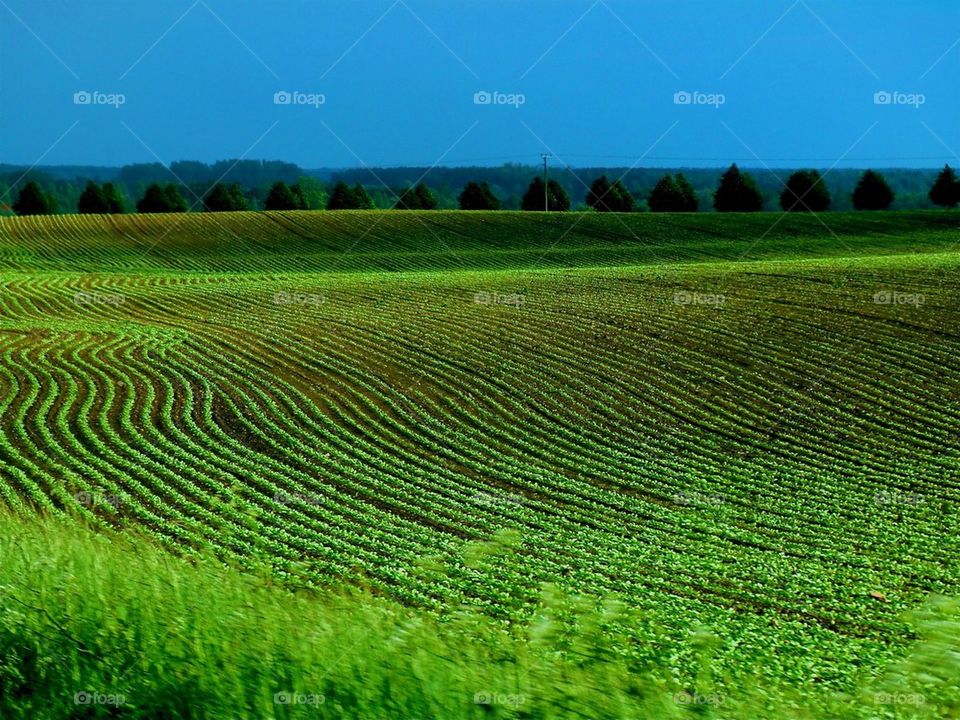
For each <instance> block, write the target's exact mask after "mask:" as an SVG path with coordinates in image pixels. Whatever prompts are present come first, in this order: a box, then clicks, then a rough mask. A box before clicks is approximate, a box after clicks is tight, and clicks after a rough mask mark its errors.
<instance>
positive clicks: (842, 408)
mask: <svg viewBox="0 0 960 720" xmlns="http://www.w3.org/2000/svg"><path fill="white" fill-rule="evenodd" d="M777 217H778V216H740V217H721V216H690V217H683V216H673V217H670V216H665V217H657V216H629V217H598V216H591V215H586V216H583V217H582V218H575V217H572V216H568V217H565V218H560V217H552V216H551V217H543V216H531V215H522V214H507V213H496V214H477V215H467V214H456V213H430V214H424V215H421V216H417V215H414V214H403V213H384V214H368V213H338V214H323V213H320V214H299V213H293V214H290V215H289V216H288V215H282V216H281V215H266V214H253V213H250V214H236V215H233V214H231V215H226V216H219V217H216V218H212V217H209V216H185V217H178V218H162V217H128V218H113V219H104V218H89V217H88V218H77V217H58V218H52V219H47V218H39V219H32V218H24V219H13V220H5V221H2V222H0V259H2V261H3V263H4V266H5V267H6V268H7V269H6V271H5V272H3V274H2V276H0V277H2V280H3V283H4V288H5V293H4V296H3V301H4V305H3V308H4V312H3V317H2V318H0V351H2V352H3V353H4V358H5V368H6V369H5V370H3V371H2V376H0V390H2V397H0V408H2V411H3V427H4V431H3V435H2V436H0V440H2V441H3V443H4V452H6V453H7V454H8V456H9V458H10V463H9V465H8V466H5V467H4V468H3V469H0V477H2V478H3V480H4V483H2V484H0V488H2V490H3V492H4V496H5V498H6V501H7V503H8V504H10V505H13V506H20V505H21V504H22V502H23V499H24V498H28V499H29V500H28V503H29V505H28V506H27V507H24V508H23V509H24V511H25V512H33V509H34V508H37V507H39V508H44V509H45V511H46V512H48V513H52V514H65V515H66V516H68V517H69V516H76V515H79V516H83V517H85V518H86V521H87V522H90V523H93V524H95V525H99V526H101V527H106V526H113V525H120V526H121V527H128V528H134V527H139V528H144V529H146V530H148V531H149V532H151V533H152V534H153V536H154V537H155V538H156V539H157V540H159V541H160V542H162V543H163V544H165V545H168V546H170V547H174V548H177V549H179V550H181V551H189V550H190V549H191V548H199V547H203V548H209V550H210V551H212V552H214V553H216V554H218V555H219V556H221V557H232V556H235V555H240V556H243V557H246V558H248V559H249V558H250V557H251V556H254V557H258V558H259V559H260V560H259V561H260V562H262V563H264V564H266V565H267V566H269V567H270V568H271V572H272V573H273V574H275V575H277V576H281V577H287V578H296V580H295V581H296V582H298V583H299V582H304V581H306V582H309V583H318V582H319V583H323V582H329V581H339V580H344V579H346V580H349V581H350V582H353V583H358V584H368V585H370V586H371V587H372V588H373V589H374V590H375V591H376V592H378V593H381V594H384V593H385V594H390V595H393V596H395V597H398V598H400V599H401V600H403V601H404V602H405V603H408V604H412V605H425V606H429V607H434V608H441V607H444V606H446V607H450V606H457V605H458V604H460V603H465V604H467V605H470V606H474V607H479V608H481V609H483V610H484V611H485V612H486V613H488V614H491V615H494V616H499V617H502V618H504V617H509V618H528V617H529V616H530V614H531V613H532V612H534V610H533V608H535V607H536V605H537V603H538V602H539V600H538V598H539V597H540V593H539V589H538V586H539V583H541V582H550V583H554V584H556V585H557V586H559V587H560V588H562V589H563V590H565V591H566V592H586V593H589V594H591V595H594V596H602V595H604V594H606V593H609V592H617V593H619V594H620V595H621V596H623V597H624V598H625V599H626V600H627V601H628V602H629V603H630V604H631V605H633V606H634V607H635V608H636V609H637V616H636V617H632V618H631V621H630V623H629V624H628V625H626V626H624V625H622V624H621V625H619V626H617V628H616V632H615V634H614V637H615V638H616V639H615V640H611V641H610V643H611V646H614V647H617V648H619V649H620V650H621V651H625V652H626V655H627V657H628V658H629V662H630V663H631V665H630V669H631V671H633V672H637V671H643V672H645V671H651V672H657V671H658V670H659V671H660V678H661V680H660V685H656V687H658V688H659V690H658V692H662V689H663V687H693V683H694V681H695V676H696V673H697V670H696V668H697V667H698V666H699V665H698V663H697V661H696V657H697V651H696V649H695V648H693V647H692V646H690V644H689V643H688V642H687V640H686V638H687V637H688V636H689V634H690V632H691V631H692V630H693V629H695V628H696V627H699V626H703V625H705V626H708V627H711V628H713V629H715V630H716V631H717V632H718V633H720V638H721V640H720V642H719V644H718V646H717V648H716V650H715V655H714V660H713V661H712V667H713V668H715V669H716V670H719V669H721V668H722V669H723V674H724V676H725V677H724V679H723V680H722V683H723V687H724V688H725V692H728V693H730V692H731V688H735V687H741V686H743V685H745V684H747V683H751V682H752V683H756V682H760V683H762V684H763V685H764V686H765V687H766V688H767V689H768V691H769V692H770V693H771V694H773V695H775V696H776V697H777V698H780V699H781V700H782V698H783V697H785V693H788V692H789V690H788V688H789V687H790V686H791V685H795V684H800V685H802V686H803V687H804V688H805V689H804V690H803V692H802V694H807V695H813V696H818V697H819V700H820V701H821V702H823V701H824V697H825V695H824V693H825V691H826V690H827V689H832V690H846V691H848V692H852V689H853V688H854V687H855V686H856V685H857V684H865V683H867V682H869V680H870V678H871V676H874V675H876V674H877V673H878V672H879V671H880V668H882V667H884V666H886V665H887V664H888V663H889V662H890V661H892V660H894V659H895V658H897V657H899V656H901V655H902V653H903V652H904V651H905V648H906V647H907V645H908V644H909V642H910V641H911V639H912V637H913V636H912V634H911V630H910V626H908V625H905V624H904V623H903V622H902V620H901V618H902V614H903V613H904V612H905V611H907V610H909V609H912V608H916V607H919V606H920V605H922V604H923V603H924V601H925V599H926V597H927V595H928V594H929V593H930V592H945V593H954V594H955V593H956V591H957V582H958V577H960V569H958V567H957V557H958V553H957V549H958V548H957V537H958V532H957V530H958V529H960V519H958V512H957V507H958V506H957V502H956V500H957V497H956V492H957V485H956V481H955V480H956V472H957V467H958V456H957V449H956V447H955V439H956V436H957V433H958V431H960V407H958V398H960V367H958V363H957V357H958V356H960V347H958V344H960V339H958V336H957V335H956V327H957V322H958V320H960V318H958V317H957V313H958V310H957V308H956V304H955V302H954V301H953V298H954V297H955V296H956V293H957V291H958V290H960V285H958V283H957V281H956V280H955V278H956V276H957V274H956V271H957V268H958V265H960V257H958V255H956V254H955V253H953V252H951V249H952V247H953V245H954V243H955V242H956V241H957V234H956V231H955V228H956V225H957V221H956V215H951V214H944V213H911V214H886V213H884V214H876V215H869V216H867V215H856V216H854V215H830V216H824V222H827V223H828V224H829V225H830V227H831V229H832V230H833V232H834V233H836V235H837V236H836V237H834V236H833V235H831V234H830V233H829V232H828V231H827V230H825V229H824V228H823V226H822V225H821V224H820V223H819V222H818V221H817V220H816V219H814V218H809V217H788V218H785V219H782V220H781V222H780V223H779V224H778V225H776V226H775V227H774V228H773V230H770V228H771V225H773V223H774V222H775V221H776V220H777ZM577 220H579V222H578V224H576V226H575V227H574V228H573V229H572V230H570V228H571V224H572V223H573V222H576V221H577ZM188 248H189V252H188V251H187V249H188ZM531 248H534V249H531ZM344 250H349V252H347V254H346V255H344ZM908 253H909V254H908ZM743 258H747V259H750V258H753V259H754V260H753V261H752V262H742V263H739V264H732V263H730V262H728V261H730V260H739V259H743ZM824 258H826V259H824ZM691 261H692V263H693V264H689V263H690V262H691ZM626 264H634V265H638V266H634V267H628V268H613V267H607V268H604V267H603V266H610V265H626ZM534 267H536V268H552V269H551V270H549V271H546V272H543V271H538V272H532V271H530V268H534ZM171 269H175V270H178V272H168V271H169V270H171ZM452 269H457V271H456V272H453V271H452ZM379 270H394V271H396V270H411V271H417V273H416V274H394V275H390V276H385V275H380V274H377V275H373V274H371V272H375V271H379ZM185 271H190V272H185ZM345 273H350V274H345ZM78 291H83V292H87V293H100V294H101V295H102V296H104V297H110V296H114V295H116V296H121V297H122V299H123V302H122V303H120V304H111V303H106V304H84V303H80V304H78V303H77V302H75V294H76V292H78ZM888 291H897V292H903V293H912V294H919V295H922V297H923V304H922V305H920V306H901V305H878V304H876V303H874V302H873V295H874V294H875V293H877V292H888ZM278 292H282V293H288V296H287V297H297V296H298V295H297V294H298V293H299V294H300V295H299V296H300V297H302V298H303V299H309V298H314V299H315V300H316V301H315V302H309V301H308V302H306V303H293V304H289V303H287V304H284V303H281V304H277V303H276V302H275V301H274V300H275V297H276V293H278ZM478 292H480V293H490V292H501V293H518V294H520V295H522V297H523V305H522V306H521V307H519V308H518V307H511V306H490V305H478V304H477V303H476V302H474V298H475V295H476V293H478ZM677 293H686V295H681V296H680V297H681V298H689V297H691V294H693V293H699V294H703V295H707V296H722V297H723V299H724V303H723V304H722V306H719V307H718V306H712V305H706V306H699V305H685V304H682V303H681V304H678V303H677V302H676V299H677V297H678V296H677ZM321 299H322V302H321ZM78 492H87V493H89V494H90V496H91V497H93V498H95V500H94V501H93V502H87V503H78V502H77V501H76V497H77V493H78ZM878 493H886V494H885V495H882V496H881V497H882V498H883V499H884V500H883V501H882V502H877V496H878ZM110 496H117V497H121V498H123V502H122V503H120V507H119V508H114V507H113V506H111V505H109V503H104V502H103V501H102V498H103V497H110ZM917 497H920V498H922V502H920V503H918V504H914V503H912V502H904V499H906V500H907V501H909V500H911V499H912V498H917ZM96 498H101V500H100V501H97V500H96ZM891 498H892V499H893V500H894V501H895V502H888V501H887V500H890V499H891ZM503 527H513V528H518V529H519V530H520V531H521V537H522V542H521V545H520V547H519V549H518V551H517V552H518V553H519V554H518V555H515V556H512V557H515V558H516V557H519V558H522V560H517V559H514V560H513V561H510V562H503V561H502V560H498V559H497V558H496V557H494V559H493V560H491V561H489V562H487V564H486V565H484V564H483V563H481V565H480V566H479V567H478V566H477V565H476V563H472V562H471V561H470V559H469V555H470V553H469V552H468V550H469V547H470V542H472V541H478V540H485V539H487V538H489V537H491V536H492V535H494V534H495V533H496V532H497V531H498V530H499V529H501V528H503ZM203 552H204V553H205V552H207V551H206V550H204V551H203ZM424 567H427V568H436V572H433V571H429V572H427V571H426V570H424V569H423V568H424ZM413 568H421V569H420V570H416V571H413ZM876 591H882V592H884V593H885V595H886V596H887V597H888V599H889V600H890V602H889V603H883V602H880V601H877V600H875V599H873V598H871V597H870V593H871V592H876ZM624 637H626V638H629V641H627V642H624V641H623V638H624ZM664 647H665V648H669V652H670V654H671V655H672V656H673V659H672V661H666V662H665V661H664V656H663V650H662V648H664ZM810 648H817V652H813V653H811V652H810ZM665 665H670V666H673V667H674V668H675V669H674V670H673V671H672V672H671V673H669V674H667V673H664V672H663V670H664V666H665ZM670 675H672V676H673V677H672V678H671V677H670ZM819 688H823V690H820V689H819ZM861 709H862V708H861ZM504 711H505V710H504ZM731 712H732V711H731ZM733 716H736V715H733Z"/></svg>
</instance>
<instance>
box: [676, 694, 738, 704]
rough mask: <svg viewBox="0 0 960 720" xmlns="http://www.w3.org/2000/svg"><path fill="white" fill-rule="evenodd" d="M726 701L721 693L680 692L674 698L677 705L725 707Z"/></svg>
mask: <svg viewBox="0 0 960 720" xmlns="http://www.w3.org/2000/svg"><path fill="white" fill-rule="evenodd" d="M725 700H726V698H725V697H724V696H723V695H721V694H720V693H708V694H706V695H704V694H701V693H698V692H692V693H691V692H678V693H676V694H674V696H673V701H674V702H675V703H676V704H677V705H723V703H724V701H725Z"/></svg>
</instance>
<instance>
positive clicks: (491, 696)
mask: <svg viewBox="0 0 960 720" xmlns="http://www.w3.org/2000/svg"><path fill="white" fill-rule="evenodd" d="M473 702H474V704H476V705H505V706H507V707H520V706H521V705H525V704H526V702H527V696H526V695H516V694H505V693H494V692H478V693H474V694H473Z"/></svg>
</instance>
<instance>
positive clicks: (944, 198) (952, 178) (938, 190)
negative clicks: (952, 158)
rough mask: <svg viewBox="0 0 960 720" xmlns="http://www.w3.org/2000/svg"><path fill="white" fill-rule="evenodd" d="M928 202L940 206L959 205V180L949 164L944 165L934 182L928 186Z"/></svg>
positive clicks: (953, 206)
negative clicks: (931, 185)
mask: <svg viewBox="0 0 960 720" xmlns="http://www.w3.org/2000/svg"><path fill="white" fill-rule="evenodd" d="M929 198H930V202H932V203H933V204H934V205H939V206H940V207H947V208H955V207H956V206H957V205H960V180H958V179H957V174H956V173H955V172H954V171H953V168H952V167H950V166H949V165H945V166H944V168H943V170H941V171H940V174H939V175H937V180H936V182H934V183H933V187H931V188H930V193H929Z"/></svg>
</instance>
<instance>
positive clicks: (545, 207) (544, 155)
mask: <svg viewBox="0 0 960 720" xmlns="http://www.w3.org/2000/svg"><path fill="white" fill-rule="evenodd" d="M540 157H542V158H543V211H544V212H549V211H550V202H549V196H550V193H549V192H548V191H547V158H549V157H550V153H540Z"/></svg>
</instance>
